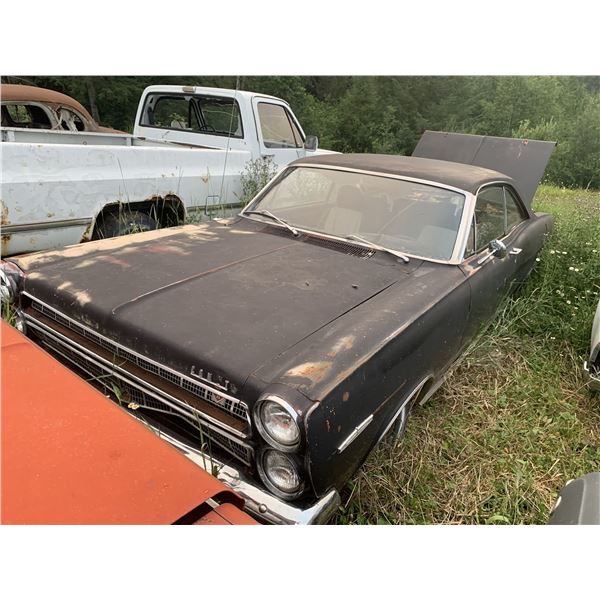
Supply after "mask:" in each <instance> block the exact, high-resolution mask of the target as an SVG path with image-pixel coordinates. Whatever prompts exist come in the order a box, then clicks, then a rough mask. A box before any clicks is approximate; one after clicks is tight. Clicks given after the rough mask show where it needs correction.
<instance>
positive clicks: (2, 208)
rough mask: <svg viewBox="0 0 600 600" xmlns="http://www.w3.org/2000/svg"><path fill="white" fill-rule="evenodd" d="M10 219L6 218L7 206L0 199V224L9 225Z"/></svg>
mask: <svg viewBox="0 0 600 600" xmlns="http://www.w3.org/2000/svg"><path fill="white" fill-rule="evenodd" d="M9 224H10V220H9V218H8V206H6V204H4V202H2V200H0V225H9Z"/></svg>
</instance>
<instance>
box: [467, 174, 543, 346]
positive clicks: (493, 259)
mask: <svg viewBox="0 0 600 600" xmlns="http://www.w3.org/2000/svg"><path fill="white" fill-rule="evenodd" d="M528 220H529V215H528V213H527V211H526V210H525V208H524V207H523V205H522V204H521V203H520V201H519V200H518V198H517V196H516V194H515V193H514V191H513V190H510V188H508V187H507V186H505V185H502V184H492V185H488V186H485V187H483V188H482V189H481V190H480V191H479V193H478V194H477V199H476V203H475V210H474V215H473V220H472V223H471V232H470V235H469V241H468V242H467V248H466V252H465V256H466V258H465V261H464V262H463V264H462V268H463V271H464V272H465V275H466V276H467V279H468V282H469V285H470V288H471V307H470V312H469V325H468V334H469V333H470V334H472V333H474V331H475V330H476V329H477V328H478V327H479V326H480V325H481V324H482V323H483V322H485V321H486V320H487V319H489V318H490V317H491V316H492V315H493V314H494V313H495V311H496V309H497V308H498V305H499V304H500V302H501V300H502V298H503V297H504V296H505V295H506V294H507V293H508V291H509V289H510V287H511V285H512V283H513V281H514V280H515V279H517V278H518V277H519V276H520V275H521V274H522V273H524V272H526V271H528V270H529V268H530V265H531V261H532V260H534V259H535V249H533V248H530V245H529V244H528V243H527V231H526V230H527V225H528ZM493 240H499V241H501V242H502V243H503V244H504V245H505V246H506V255H505V256H502V257H500V256H495V255H493V254H492V253H491V252H490V249H489V244H490V242H492V241H493ZM532 257H533V258H532Z"/></svg>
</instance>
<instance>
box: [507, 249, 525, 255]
mask: <svg viewBox="0 0 600 600" xmlns="http://www.w3.org/2000/svg"><path fill="white" fill-rule="evenodd" d="M521 252H523V248H511V249H510V251H509V254H514V255H517V254H521Z"/></svg>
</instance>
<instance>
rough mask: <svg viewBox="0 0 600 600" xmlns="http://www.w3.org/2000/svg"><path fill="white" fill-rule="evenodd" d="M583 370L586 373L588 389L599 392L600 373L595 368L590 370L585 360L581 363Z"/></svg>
mask: <svg viewBox="0 0 600 600" xmlns="http://www.w3.org/2000/svg"><path fill="white" fill-rule="evenodd" d="M583 370H584V371H585V372H586V373H587V377H588V385H589V386H590V389H592V390H594V391H598V392H600V375H599V374H598V373H597V371H596V370H594V371H592V369H590V365H589V364H588V362H587V361H585V362H584V363H583Z"/></svg>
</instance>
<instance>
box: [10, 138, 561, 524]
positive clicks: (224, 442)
mask: <svg viewBox="0 0 600 600" xmlns="http://www.w3.org/2000/svg"><path fill="white" fill-rule="evenodd" d="M448 139H450V138H448V137H446V138H443V139H440V143H439V144H437V146H436V147H437V148H438V149H439V148H443V147H444V144H445V142H444V140H446V141H447V140H448ZM461 140H462V138H461ZM509 142H510V144H509V145H508V146H507V145H504V146H501V147H502V148H503V151H504V155H506V154H507V148H508V150H510V149H511V148H513V147H516V149H517V151H518V154H519V157H520V158H519V161H517V163H515V164H516V165H517V167H516V168H511V166H510V165H511V164H512V162H511V161H512V160H513V159H512V158H511V159H510V160H508V159H505V158H503V156H504V155H502V152H497V153H492V154H493V155H495V156H497V157H498V162H499V164H505V165H507V167H506V170H505V172H503V173H501V172H497V171H493V170H490V169H487V168H483V167H481V166H474V165H470V164H459V163H455V162H449V161H447V160H435V159H429V158H422V157H414V156H413V157H402V156H383V155H351V154H348V155H328V156H319V157H314V158H305V159H301V160H298V161H296V162H294V163H292V164H290V165H289V166H288V167H287V168H286V169H285V170H283V171H282V172H281V173H280V174H279V175H278V176H277V177H276V178H275V179H274V180H273V181H272V182H271V183H270V184H269V185H267V186H266V187H265V188H264V189H263V190H262V191H261V192H260V193H259V194H258V196H257V197H256V198H255V199H254V200H253V201H252V202H251V203H250V204H249V205H248V206H247V207H246V208H245V209H244V210H243V211H242V212H241V213H240V215H239V216H237V217H236V218H234V219H232V220H230V221H228V222H211V223H204V224H201V225H185V226H182V227H178V228H173V229H163V230H158V231H153V232H146V233H141V234H136V235H133V236H128V237H126V238H113V239H108V240H102V241H98V242H90V243H88V244H84V245H79V246H72V247H68V248H66V249H63V250H57V251H52V252H44V253H37V254H33V255H30V256H26V257H15V258H11V259H10V262H5V263H4V266H3V273H4V274H3V277H4V288H3V293H4V295H5V297H7V298H8V297H10V298H11V299H12V301H13V303H14V306H15V308H14V310H16V311H18V320H19V322H20V323H21V325H22V326H23V327H25V328H26V330H27V332H28V334H29V335H30V336H32V337H34V338H36V339H37V340H38V341H39V342H40V343H42V344H43V345H44V347H46V348H48V349H50V350H51V351H53V352H55V353H56V354H57V355H59V356H60V357H62V359H63V360H65V361H67V362H69V363H71V364H72V365H74V366H76V367H77V368H78V369H80V370H82V371H85V372H87V373H88V374H89V375H91V376H93V377H94V378H95V380H96V382H97V383H100V384H103V385H105V386H106V387H107V389H108V390H111V389H118V394H119V395H120V396H121V397H122V398H124V399H126V400H127V401H128V402H133V403H134V405H135V407H136V408H137V410H138V411H140V413H142V412H143V413H145V414H146V416H147V418H148V419H151V420H152V419H153V420H155V421H156V422H157V423H159V424H160V429H161V434H162V435H163V436H165V437H167V439H169V440H170V441H171V442H172V443H174V444H176V445H178V447H180V449H183V450H184V451H186V452H188V453H189V454H195V455H197V456H199V455H204V456H206V455H210V457H211V458H212V459H213V461H216V462H217V464H218V465H219V470H218V475H217V476H218V477H219V478H220V479H221V480H222V481H224V482H226V483H227V484H229V485H230V486H231V487H233V488H234V489H235V490H236V491H237V492H238V493H239V494H240V495H242V496H243V497H244V498H245V500H246V508H247V509H248V510H250V511H251V512H253V513H254V514H255V515H258V516H259V517H261V518H262V519H263V520H266V521H270V522H276V523H313V522H324V521H326V520H327V519H328V518H329V517H330V516H331V514H332V511H333V510H334V509H335V507H336V506H337V504H338V502H339V491H340V490H341V488H342V487H343V486H344V484H345V482H346V481H347V480H348V479H349V477H351V476H352V474H353V473H354V472H355V471H356V470H357V469H358V468H359V467H360V465H361V464H362V463H363V462H364V460H365V459H366V457H367V455H368V454H369V452H370V451H371V450H372V449H373V448H374V447H375V446H376V445H377V443H378V442H379V441H380V440H382V439H383V438H384V436H386V434H388V435H400V434H401V433H402V432H403V431H404V428H405V426H406V422H407V418H408V414H409V411H410V409H411V407H412V406H413V405H414V404H415V403H416V402H424V401H425V400H426V399H427V398H428V397H429V396H431V394H433V392H434V391H435V390H436V389H437V387H439V385H440V384H441V382H442V380H443V376H444V373H445V372H446V371H447V369H448V368H449V366H451V365H452V363H453V362H454V361H455V360H456V359H457V357H458V356H459V355H460V353H461V350H462V349H463V348H464V347H465V345H466V344H467V343H468V342H469V340H471V338H472V337H473V335H474V333H475V332H476V330H477V329H478V327H479V326H480V325H481V324H482V323H483V322H484V321H485V320H486V319H488V318H489V317H490V316H491V315H492V314H493V312H494V310H495V308H496V307H497V305H498V304H499V302H500V300H501V298H502V297H503V295H504V294H505V293H506V292H507V290H508V288H509V287H510V285H511V283H513V282H515V281H520V280H523V279H524V278H525V277H526V276H527V275H528V274H529V272H530V271H531V269H532V267H533V265H534V264H535V257H536V254H537V253H538V251H539V250H540V248H541V246H542V244H543V243H544V239H545V236H546V234H547V233H548V232H549V231H550V230H551V227H552V218H551V217H550V216H548V215H544V214H535V213H534V212H532V210H531V208H530V203H531V199H532V197H533V194H534V192H535V189H536V187H537V184H538V183H539V180H540V178H541V175H542V173H543V170H544V168H545V164H546V161H547V158H546V159H545V160H542V161H541V162H542V163H543V165H542V166H541V167H540V165H539V164H538V165H537V167H535V168H534V166H535V165H534V163H535V162H536V160H537V159H538V158H539V154H536V152H535V147H536V146H535V144H532V143H529V144H528V143H527V142H526V141H522V140H516V141H515V140H509ZM507 144H508V142H507ZM515 144H516V146H515ZM538 144H543V143H542V142H538ZM434 145H435V144H434ZM480 146H481V147H482V148H483V147H487V146H486V145H485V144H480ZM552 147H553V145H552ZM544 148H545V146H544ZM426 151H427V148H425V149H424V150H423V152H426ZM488 154H489V153H488ZM509 154H510V152H509ZM546 154H548V156H549V153H548V152H546ZM532 156H533V158H534V159H535V160H534V159H531V160H529V159H530V158H531V157H532ZM528 157H529V158H528ZM536 157H537V158H536ZM523 160H524V161H525V162H523ZM470 161H471V162H475V163H476V162H477V161H476V160H473V159H472V158H471V159H470ZM537 162H538V163H539V160H537ZM511 169H512V172H513V173H516V174H517V176H518V178H517V180H515V179H513V178H511V177H510V176H508V175H507V174H506V172H507V171H511ZM540 169H541V170H540ZM532 178H533V179H535V183H534V185H533V186H532V185H531V180H532ZM523 189H525V190H528V191H527V192H526V193H524V192H523V191H522V190H523ZM138 407H139V408H138Z"/></svg>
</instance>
